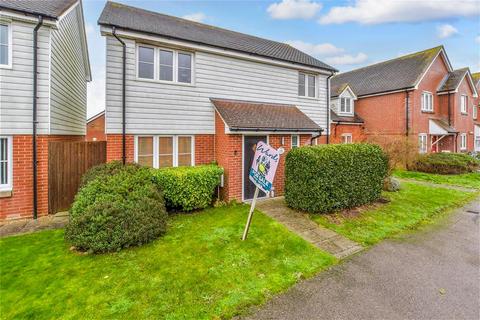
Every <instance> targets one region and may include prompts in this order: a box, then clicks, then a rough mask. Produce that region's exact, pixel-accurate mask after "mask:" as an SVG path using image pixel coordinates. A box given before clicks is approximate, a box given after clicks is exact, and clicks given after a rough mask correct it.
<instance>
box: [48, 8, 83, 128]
mask: <svg viewBox="0 0 480 320" xmlns="http://www.w3.org/2000/svg"><path fill="white" fill-rule="evenodd" d="M80 15H81V12H80V6H77V7H76V8H75V9H73V10H72V11H70V12H69V13H68V14H67V15H66V16H65V17H63V19H62V20H61V21H60V22H59V26H58V29H57V30H52V53H51V57H52V74H51V108H50V133H51V134H67V135H68V134H77V135H84V134H86V113H87V82H86V81H85V79H86V74H85V70H86V68H85V65H84V60H83V58H82V57H83V51H82V42H81V34H82V30H81V29H80V28H81V27H82V26H81V16H80Z"/></svg>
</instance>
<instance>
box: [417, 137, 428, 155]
mask: <svg viewBox="0 0 480 320" xmlns="http://www.w3.org/2000/svg"><path fill="white" fill-rule="evenodd" d="M423 138H425V149H423V141H421V140H423ZM418 153H421V154H425V153H428V134H426V133H419V134H418Z"/></svg>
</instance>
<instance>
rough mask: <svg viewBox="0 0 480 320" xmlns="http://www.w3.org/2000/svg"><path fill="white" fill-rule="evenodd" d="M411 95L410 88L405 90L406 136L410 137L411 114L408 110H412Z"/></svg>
mask: <svg viewBox="0 0 480 320" xmlns="http://www.w3.org/2000/svg"><path fill="white" fill-rule="evenodd" d="M409 109H410V97H409V96H408V90H405V136H406V137H407V138H408V133H409V131H410V127H409V121H410V120H409V118H408V116H409V114H408V112H409V111H410V110H409Z"/></svg>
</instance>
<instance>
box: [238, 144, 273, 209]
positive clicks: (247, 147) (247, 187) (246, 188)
mask: <svg viewBox="0 0 480 320" xmlns="http://www.w3.org/2000/svg"><path fill="white" fill-rule="evenodd" d="M243 139H244V140H243V150H244V153H245V154H244V157H243V199H244V200H250V199H253V194H254V193H255V188H256V186H255V184H254V183H253V182H252V181H250V179H249V178H248V174H249V173H250V167H251V166H252V163H253V157H254V156H255V145H256V144H257V142H259V141H263V142H265V143H267V136H244V137H243ZM258 196H259V197H265V196H266V194H265V192H263V191H261V190H260V192H259V193H258Z"/></svg>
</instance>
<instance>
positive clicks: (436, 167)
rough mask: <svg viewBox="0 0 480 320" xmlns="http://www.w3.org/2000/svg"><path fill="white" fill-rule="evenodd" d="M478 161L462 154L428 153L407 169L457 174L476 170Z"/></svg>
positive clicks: (478, 164)
mask: <svg viewBox="0 0 480 320" xmlns="http://www.w3.org/2000/svg"><path fill="white" fill-rule="evenodd" d="M479 166H480V161H479V160H477V159H475V158H474V157H472V156H470V155H468V154H463V153H429V154H424V155H421V156H419V157H418V158H417V160H416V161H415V162H414V163H413V165H412V166H410V167H409V168H408V169H409V170H413V171H420V172H427V173H439V174H459V173H468V172H473V171H475V170H477V169H478V168H479Z"/></svg>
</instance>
